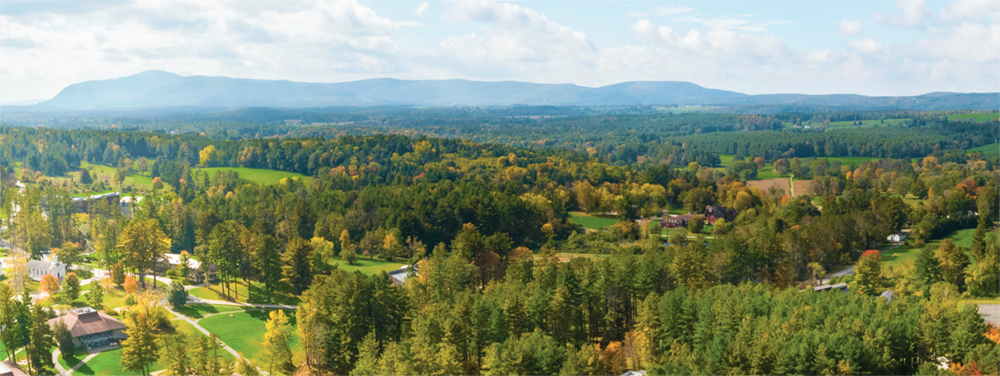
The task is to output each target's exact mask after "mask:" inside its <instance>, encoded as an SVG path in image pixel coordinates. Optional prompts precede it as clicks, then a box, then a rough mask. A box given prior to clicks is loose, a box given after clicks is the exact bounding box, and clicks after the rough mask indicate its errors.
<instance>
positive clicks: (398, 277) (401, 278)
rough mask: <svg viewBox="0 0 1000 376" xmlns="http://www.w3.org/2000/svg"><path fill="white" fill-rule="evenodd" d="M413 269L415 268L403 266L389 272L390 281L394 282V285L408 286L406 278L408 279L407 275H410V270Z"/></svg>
mask: <svg viewBox="0 0 1000 376" xmlns="http://www.w3.org/2000/svg"><path fill="white" fill-rule="evenodd" d="M413 267H414V266H410V265H403V266H402V267H400V268H399V269H396V270H393V271H390V272H389V279H391V280H392V284H393V285H397V286H400V285H403V284H406V277H407V275H409V274H410V268H413Z"/></svg>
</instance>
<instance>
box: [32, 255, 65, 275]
mask: <svg viewBox="0 0 1000 376" xmlns="http://www.w3.org/2000/svg"><path fill="white" fill-rule="evenodd" d="M27 267H28V276H29V277H31V279H32V280H35V281H41V280H42V277H44V276H45V275H46V274H52V275H53V276H55V277H56V279H57V280H59V282H62V278H63V276H65V275H66V264H63V263H61V262H59V256H55V255H53V256H52V260H51V261H43V260H31V261H28V263H27Z"/></svg>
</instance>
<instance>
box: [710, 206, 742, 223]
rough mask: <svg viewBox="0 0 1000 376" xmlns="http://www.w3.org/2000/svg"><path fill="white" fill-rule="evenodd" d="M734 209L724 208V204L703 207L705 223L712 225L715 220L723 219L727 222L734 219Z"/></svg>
mask: <svg viewBox="0 0 1000 376" xmlns="http://www.w3.org/2000/svg"><path fill="white" fill-rule="evenodd" d="M736 214H737V213H736V209H733V208H729V209H726V207H725V206H719V205H708V206H706V207H705V223H706V224H710V225H714V224H715V221H717V220H719V219H725V220H726V221H727V222H728V221H732V220H734V219H736Z"/></svg>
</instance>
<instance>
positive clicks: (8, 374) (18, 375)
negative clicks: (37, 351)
mask: <svg viewBox="0 0 1000 376" xmlns="http://www.w3.org/2000/svg"><path fill="white" fill-rule="evenodd" d="M0 376H28V373H27V372H24V370H23V369H21V367H18V365H17V363H14V362H12V361H9V360H5V361H3V362H0Z"/></svg>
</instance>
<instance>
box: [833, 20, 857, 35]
mask: <svg viewBox="0 0 1000 376" xmlns="http://www.w3.org/2000/svg"><path fill="white" fill-rule="evenodd" d="M863 27H864V25H862V24H861V22H858V21H852V20H844V21H840V22H839V23H837V34H840V35H841V36H845V37H853V36H856V35H858V34H861V28H863Z"/></svg>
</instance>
